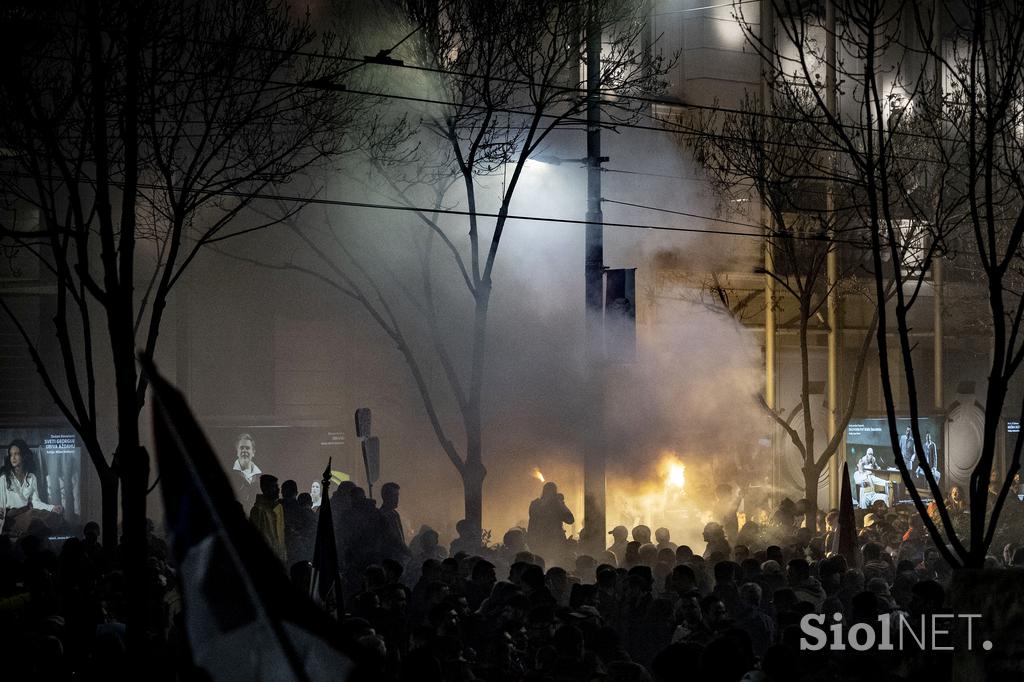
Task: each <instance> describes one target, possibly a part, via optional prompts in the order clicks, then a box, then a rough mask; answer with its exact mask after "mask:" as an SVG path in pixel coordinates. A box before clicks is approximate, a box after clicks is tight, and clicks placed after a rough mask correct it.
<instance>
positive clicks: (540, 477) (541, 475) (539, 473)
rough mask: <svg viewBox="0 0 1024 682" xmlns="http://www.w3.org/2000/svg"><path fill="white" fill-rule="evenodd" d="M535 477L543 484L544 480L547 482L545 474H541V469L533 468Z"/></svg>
mask: <svg viewBox="0 0 1024 682" xmlns="http://www.w3.org/2000/svg"><path fill="white" fill-rule="evenodd" d="M533 477H534V478H536V479H537V480H538V481H540V482H541V483H543V482H544V480H545V479H544V474H542V473H541V472H540V469H538V468H537V467H533Z"/></svg>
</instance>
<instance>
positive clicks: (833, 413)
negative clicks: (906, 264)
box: [825, 0, 846, 508]
mask: <svg viewBox="0 0 1024 682" xmlns="http://www.w3.org/2000/svg"><path fill="white" fill-rule="evenodd" d="M825 98H826V105H827V106H828V109H829V111H830V112H831V113H832V114H836V113H838V103H837V101H836V3H835V0H828V1H827V2H826V4H825ZM826 153H828V152H826ZM830 156H831V155H830ZM828 168H829V169H832V164H831V163H829V165H828ZM825 200H826V202H827V206H826V213H827V214H828V217H829V220H830V225H829V226H828V229H829V239H828V242H827V248H828V254H827V257H826V264H825V286H826V287H827V291H828V302H827V308H828V313H827V315H828V317H827V319H828V442H831V441H832V439H833V438H835V435H836V429H837V428H838V421H839V420H838V414H839V338H840V337H839V249H838V247H837V246H836V241H835V234H836V232H835V230H836V215H835V210H836V197H835V182H834V180H833V178H831V177H829V178H828V179H827V190H826V199H825ZM845 456H846V448H845V447H843V446H842V445H840V447H839V448H837V449H836V453H835V456H834V457H833V458H832V461H831V462H830V463H829V491H830V493H831V495H830V500H831V506H832V507H834V508H838V507H839V495H840V486H841V485H842V478H841V475H840V472H841V471H842V460H843V459H844V457H845Z"/></svg>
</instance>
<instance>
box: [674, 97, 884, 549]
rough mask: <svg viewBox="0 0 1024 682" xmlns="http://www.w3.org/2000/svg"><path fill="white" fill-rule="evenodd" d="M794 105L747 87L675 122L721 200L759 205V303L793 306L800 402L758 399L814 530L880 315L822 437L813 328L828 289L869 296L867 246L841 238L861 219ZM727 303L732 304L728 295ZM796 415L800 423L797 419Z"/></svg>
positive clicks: (825, 325)
mask: <svg viewBox="0 0 1024 682" xmlns="http://www.w3.org/2000/svg"><path fill="white" fill-rule="evenodd" d="M799 113H800V111H799V110H794V109H793V108H792V107H791V106H789V105H788V103H787V102H786V101H785V99H782V100H780V101H773V102H769V103H762V102H760V101H758V100H757V99H755V98H753V97H751V96H747V97H746V98H745V99H744V101H743V102H742V103H741V104H740V105H739V107H738V108H736V109H718V110H715V111H713V112H712V113H710V114H702V115H700V116H697V117H695V119H694V120H693V121H690V122H682V121H681V122H680V123H681V125H682V127H683V128H684V129H685V130H687V132H686V133H684V134H683V135H682V139H683V141H684V142H685V143H686V144H687V146H689V147H690V148H691V149H692V150H693V151H694V153H695V156H696V158H697V161H698V162H699V163H700V164H701V165H702V167H703V168H704V169H705V171H706V173H707V175H708V177H709V178H710V179H711V182H712V187H713V189H714V191H715V192H716V194H717V195H718V196H719V197H720V198H721V199H722V203H723V205H724V206H726V207H728V206H735V205H748V202H749V200H750V199H756V200H757V201H758V203H759V204H760V207H761V208H762V212H763V213H764V214H765V215H766V221H765V225H764V232H765V242H766V244H765V248H766V249H767V250H768V253H769V258H768V263H769V267H765V268H762V269H761V271H763V272H764V273H765V275H766V276H767V277H769V278H770V279H771V280H772V281H774V282H775V284H776V289H775V290H776V291H777V292H778V294H777V295H776V296H775V300H770V301H769V300H766V301H765V306H771V307H772V308H773V309H775V310H776V311H778V312H780V313H782V312H785V313H786V314H791V317H792V318H793V322H792V323H793V324H796V326H797V344H798V352H799V356H800V389H799V403H798V404H797V405H796V407H795V408H793V409H792V410H786V409H784V408H781V407H780V406H778V405H771V404H769V402H768V400H767V399H766V397H765V396H764V395H763V394H762V395H759V396H758V402H759V404H760V405H761V407H762V409H763V410H764V411H765V412H766V413H767V414H768V416H770V417H771V418H772V420H773V421H774V422H775V423H776V424H777V425H778V426H779V427H781V428H782V430H783V431H785V433H786V435H787V436H788V438H789V440H790V441H791V442H792V444H793V446H794V447H795V448H796V450H797V452H798V453H799V455H800V458H801V461H802V467H801V469H802V472H803V479H804V480H803V490H804V497H805V498H806V500H807V502H808V505H807V515H806V521H807V527H808V528H811V529H812V530H816V524H817V511H818V486H819V481H820V478H821V475H822V472H824V471H825V468H826V467H827V466H828V463H829V461H830V460H831V459H832V458H833V457H834V456H835V455H836V453H837V452H839V451H840V450H839V448H840V445H841V443H842V438H843V432H844V431H845V430H846V426H847V424H848V423H849V421H850V418H851V417H852V416H853V410H854V407H855V405H856V397H857V393H858V391H859V390H860V386H861V379H862V377H863V375H864V367H865V363H866V360H867V357H868V354H869V352H870V350H871V340H872V337H873V335H874V332H875V327H876V325H877V322H878V316H877V314H876V315H874V316H872V317H871V320H870V322H869V324H868V328H867V330H866V331H865V332H864V333H863V339H862V340H861V342H860V343H859V344H858V350H857V352H856V354H855V356H854V369H853V372H852V375H851V377H850V380H849V381H848V382H847V383H846V384H845V389H844V391H843V394H844V395H843V397H842V404H841V405H837V406H836V410H837V414H836V415H835V432H834V433H833V434H832V435H831V436H830V437H827V438H826V439H825V440H824V442H821V441H819V440H817V434H816V433H815V428H814V422H813V409H812V402H813V400H814V392H813V391H812V385H811V384H812V377H811V372H812V357H811V352H812V346H813V345H814V344H813V342H812V341H813V339H812V336H811V335H812V334H813V333H814V332H816V331H825V332H829V331H831V330H830V329H829V322H828V320H827V319H826V315H825V314H824V312H825V308H826V306H827V303H828V300H829V296H830V294H836V295H838V294H839V293H840V292H841V293H842V294H843V295H844V296H849V297H853V298H864V299H866V300H867V302H868V304H869V305H870V303H871V301H870V297H869V296H868V295H867V294H866V292H864V291H861V290H860V287H858V285H857V275H858V274H859V273H860V271H861V270H862V268H863V266H864V264H865V263H864V253H863V251H861V250H859V249H856V248H849V247H848V245H849V244H850V243H851V242H853V241H854V239H855V235H856V234H857V232H858V230H857V227H858V224H857V223H856V222H853V224H851V221H852V220H853V218H854V216H855V213H854V212H853V211H851V210H850V207H849V206H845V207H839V208H838V209H837V208H836V207H835V206H834V205H833V204H834V200H833V202H830V201H829V200H828V198H829V197H828V195H829V192H830V191H831V189H830V184H831V183H835V182H836V181H837V180H838V178H836V177H835V174H834V170H833V169H832V168H831V166H830V164H831V160H832V158H833V153H832V150H831V149H830V147H829V143H830V141H829V140H828V139H827V138H823V136H821V135H818V134H815V132H816V131H815V130H814V128H813V127H812V126H809V125H808V124H807V122H806V121H805V120H803V119H802V118H801V117H800V116H799ZM844 247H847V248H844ZM839 252H842V253H843V255H844V259H843V263H842V266H841V268H842V269H841V271H837V272H836V273H834V274H833V277H835V279H834V280H830V278H829V276H828V271H827V262H828V259H829V255H830V253H833V254H837V253H839ZM710 284H711V288H712V292H713V293H715V292H717V293H716V296H717V298H718V300H719V301H720V302H721V303H723V304H726V303H727V301H728V299H729V298H730V296H729V293H728V292H727V291H725V290H723V289H722V284H721V279H720V278H713V279H712V281H711V283H710ZM726 309H728V310H731V308H730V307H729V306H727V305H726ZM734 314H735V313H734ZM859 333H860V332H858V334H859ZM798 417H800V423H799V424H798V425H794V421H795V420H796V419H797V418H798ZM818 443H821V445H820V446H819V445H818Z"/></svg>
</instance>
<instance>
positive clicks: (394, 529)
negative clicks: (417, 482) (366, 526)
mask: <svg viewBox="0 0 1024 682" xmlns="http://www.w3.org/2000/svg"><path fill="white" fill-rule="evenodd" d="M400 490H401V489H400V488H399V487H398V484H397V483H390V482H389V483H385V484H384V485H383V486H381V489H380V500H381V503H380V517H381V531H382V535H381V553H382V555H383V556H384V557H385V558H388V559H394V560H395V561H405V560H407V559H408V558H409V556H410V554H409V548H408V547H407V546H406V544H405V528H404V527H403V526H402V517H401V516H399V514H398V495H399V491H400Z"/></svg>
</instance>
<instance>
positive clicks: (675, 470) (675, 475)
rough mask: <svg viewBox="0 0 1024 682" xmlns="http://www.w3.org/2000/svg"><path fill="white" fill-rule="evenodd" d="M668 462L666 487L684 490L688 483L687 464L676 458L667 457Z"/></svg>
mask: <svg viewBox="0 0 1024 682" xmlns="http://www.w3.org/2000/svg"><path fill="white" fill-rule="evenodd" d="M666 464H667V467H668V470H667V472H666V474H665V487H667V488H679V489H680V490H682V489H683V487H684V486H685V485H686V466H685V465H684V464H683V463H682V462H680V461H679V460H677V459H675V458H669V459H667V460H666Z"/></svg>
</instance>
